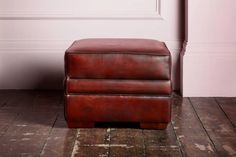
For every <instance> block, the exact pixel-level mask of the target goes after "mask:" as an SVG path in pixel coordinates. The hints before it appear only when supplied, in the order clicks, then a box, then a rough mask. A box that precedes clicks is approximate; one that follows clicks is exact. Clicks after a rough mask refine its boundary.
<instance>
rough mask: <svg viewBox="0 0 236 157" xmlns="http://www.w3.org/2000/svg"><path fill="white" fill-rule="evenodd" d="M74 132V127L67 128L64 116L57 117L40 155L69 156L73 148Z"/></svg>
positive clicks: (50, 156)
mask: <svg viewBox="0 0 236 157" xmlns="http://www.w3.org/2000/svg"><path fill="white" fill-rule="evenodd" d="M76 133H77V130H76V129H69V128H67V124H66V121H65V120H64V117H61V118H60V117H59V118H57V121H56V123H55V125H54V127H53V129H52V131H51V134H50V136H49V137H48V138H47V141H46V143H45V145H44V147H43V150H42V152H41V154H40V156H42V157H70V156H71V154H72V150H73V148H74V143H75V138H76Z"/></svg>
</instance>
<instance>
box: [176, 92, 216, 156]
mask: <svg viewBox="0 0 236 157" xmlns="http://www.w3.org/2000/svg"><path fill="white" fill-rule="evenodd" d="M172 125H173V127H174V130H175V133H176V136H177V139H178V141H179V143H180V145H181V151H182V154H183V155H184V156H187V157H211V156H217V153H216V150H215V148H214V145H213V143H212V142H211V140H210V138H209V137H208V135H207V133H206V131H205V129H204V128H203V127H202V125H201V122H200V121H199V119H198V117H197V115H196V113H195V111H194V109H193V107H192V106H191V103H190V101H189V99H188V98H181V97H180V96H178V95H174V97H173V105H172Z"/></svg>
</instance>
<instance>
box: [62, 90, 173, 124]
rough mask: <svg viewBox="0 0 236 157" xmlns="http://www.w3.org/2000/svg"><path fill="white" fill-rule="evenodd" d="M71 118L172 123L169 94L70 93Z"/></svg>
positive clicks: (77, 119)
mask: <svg viewBox="0 0 236 157" xmlns="http://www.w3.org/2000/svg"><path fill="white" fill-rule="evenodd" d="M65 99H66V107H65V109H66V110H65V112H66V115H67V120H68V121H72V122H76V121H80V122H104V121H114V122H117V121H118V122H119V121H120V122H157V123H158V122H162V123H164V122H169V121H170V115H171V113H170V112H171V109H170V107H171V106H170V104H171V103H170V98H169V97H162V96H160V97H155V96H136V95H123V96H120V95H99V94H98V95H67V96H66V98H65Z"/></svg>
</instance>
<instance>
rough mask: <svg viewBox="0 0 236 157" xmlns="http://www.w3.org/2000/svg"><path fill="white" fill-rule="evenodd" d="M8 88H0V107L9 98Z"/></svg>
mask: <svg viewBox="0 0 236 157" xmlns="http://www.w3.org/2000/svg"><path fill="white" fill-rule="evenodd" d="M9 92H11V91H9V90H0V109H1V107H3V106H5V105H6V103H7V100H8V98H9Z"/></svg>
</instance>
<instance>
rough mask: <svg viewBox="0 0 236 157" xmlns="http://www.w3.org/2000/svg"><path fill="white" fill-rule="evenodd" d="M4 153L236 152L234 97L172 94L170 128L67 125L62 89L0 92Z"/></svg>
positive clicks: (138, 156)
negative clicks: (71, 127)
mask: <svg viewBox="0 0 236 157" xmlns="http://www.w3.org/2000/svg"><path fill="white" fill-rule="evenodd" d="M105 126H106V124H105ZM117 126H118V125H117ZM129 126H131V125H129ZM132 126H134V125H132ZM0 156H1V157H5V156H6V157H8V156H9V157H17V156H23V157H25V156H44V157H60V156H63V157H71V156H75V157H83V156H88V157H93V156H98V157H108V156H109V157H115V156H116V157H125V156H127V157H142V156H150V157H152V156H156V157H162V156H163V157H169V156H170V157H171V156H173V157H181V156H187V157H205V156H207V157H208V156H209V157H211V156H219V157H227V156H236V98H181V97H179V96H177V95H174V96H173V107H172V123H171V124H169V125H168V128H167V130H142V129H138V128H95V129H68V128H67V127H66V123H65V120H64V116H63V92H61V91H47V92H46V91H14V90H13V91H0Z"/></svg>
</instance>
